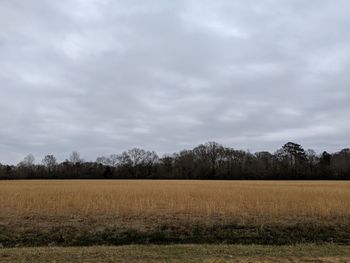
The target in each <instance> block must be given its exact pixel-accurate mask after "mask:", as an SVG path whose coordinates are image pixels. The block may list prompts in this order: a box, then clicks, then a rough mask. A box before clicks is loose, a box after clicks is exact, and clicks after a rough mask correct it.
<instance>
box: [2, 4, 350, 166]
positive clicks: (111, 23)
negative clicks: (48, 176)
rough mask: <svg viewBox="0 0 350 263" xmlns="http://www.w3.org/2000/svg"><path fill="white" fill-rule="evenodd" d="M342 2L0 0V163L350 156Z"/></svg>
mask: <svg viewBox="0 0 350 263" xmlns="http://www.w3.org/2000/svg"><path fill="white" fill-rule="evenodd" d="M349 29H350V1H348V0H332V1H330V0H318V1H305V0H284V1H281V0H225V1H224V0H216V1H211V0H186V1H185V0H176V1H164V0H60V1H52V0H31V1H23V0H1V1H0V163H14V164H16V163H17V162H19V161H20V160H22V159H23V158H24V156H26V155H27V154H28V153H32V154H34V156H35V157H36V160H37V162H40V160H41V159H42V157H43V156H44V155H46V154H54V155H55V156H56V157H57V158H58V160H61V161H63V160H64V159H65V158H68V156H69V154H70V153H71V152H72V151H73V150H77V151H79V152H80V154H81V156H82V157H83V158H84V159H86V160H95V159H96V157H97V156H100V155H109V154H114V153H120V152H122V151H124V150H127V149H130V148H133V147H140V148H144V149H147V150H155V151H157V152H158V153H159V154H163V153H172V152H175V151H179V150H182V149H191V148H193V147H195V146H196V145H198V144H200V143H205V142H207V141H217V142H219V143H221V144H224V145H226V146H230V147H233V148H235V149H243V150H250V151H252V152H255V151H260V150H268V151H271V152H273V151H274V150H276V149H278V148H280V147H281V146H282V145H283V144H284V143H286V142H288V141H293V142H297V143H300V144H302V145H303V146H304V148H305V149H309V148H312V149H315V150H316V151H317V152H321V151H323V150H328V151H331V152H332V151H333V152H334V151H338V150H341V149H342V148H349V147H350V117H349V116H350V103H349V100H350V34H349Z"/></svg>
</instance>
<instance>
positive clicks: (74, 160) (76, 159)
mask: <svg viewBox="0 0 350 263" xmlns="http://www.w3.org/2000/svg"><path fill="white" fill-rule="evenodd" d="M69 162H71V163H72V164H78V163H82V162H83V159H81V158H80V154H79V153H78V152H77V151H73V152H72V153H71V155H70V156H69Z"/></svg>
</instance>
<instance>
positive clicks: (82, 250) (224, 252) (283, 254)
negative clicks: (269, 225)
mask: <svg viewBox="0 0 350 263" xmlns="http://www.w3.org/2000/svg"><path fill="white" fill-rule="evenodd" d="M349 260H350V246H340V245H330V244H328V245H312V244H307V245H305V244H304V245H295V246H259V245H171V246H156V245H151V246H144V245H131V246H119V247H106V246H94V247H50V248H42V247H38V248H6V249H4V248H3V249H0V262H39V263H40V262H56V263H57V262H91V263H92V262H349Z"/></svg>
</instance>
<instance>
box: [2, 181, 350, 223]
mask: <svg viewBox="0 0 350 263" xmlns="http://www.w3.org/2000/svg"><path fill="white" fill-rule="evenodd" d="M0 211H1V217H21V216H26V217H28V216H84V217H93V216H101V215H102V216H130V215H132V216H135V215H136V216H140V215H142V216H149V215H157V216H158V215H159V216H162V215H166V216H175V217H177V216H201V217H211V216H222V217H229V218H237V219H243V220H244V219H251V218H265V219H269V220H280V219H283V218H293V217H308V218H315V219H319V220H323V219H326V218H334V217H337V218H342V217H343V218H347V217H348V216H350V182H334V181H332V182H311V181H297V182H285V181H281V182H276V181H143V180H140V181H128V180H122V181H88V180H86V181H59V180H57V181H0Z"/></svg>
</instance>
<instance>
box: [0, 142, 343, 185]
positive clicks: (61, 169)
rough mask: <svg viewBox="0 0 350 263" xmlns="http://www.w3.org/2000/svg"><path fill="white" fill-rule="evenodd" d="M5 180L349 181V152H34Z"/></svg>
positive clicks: (8, 168) (8, 170)
mask: <svg viewBox="0 0 350 263" xmlns="http://www.w3.org/2000/svg"><path fill="white" fill-rule="evenodd" d="M0 179H205V180H214V179H216V180H349V179H350V149H343V150H341V151H339V152H336V153H328V152H326V151H324V152H323V153H322V154H316V152H315V151H314V150H304V149H303V147H302V146H301V145H300V144H297V143H293V142H288V143H286V144H285V145H283V146H282V147H281V148H280V149H278V150H277V151H275V152H274V153H270V152H267V151H262V152H256V153H250V152H249V151H242V150H235V149H233V148H230V147H226V146H223V145H221V144H219V143H216V142H208V143H205V144H201V145H199V146H197V147H195V148H194V149H192V150H183V151H180V152H178V153H174V154H171V155H163V156H161V157H160V156H159V155H158V154H157V153H156V152H154V151H146V150H143V149H139V148H133V149H131V150H128V151H125V152H123V153H121V154H112V155H110V156H101V157H98V158H97V159H96V161H95V162H86V161H84V160H83V159H82V158H81V157H80V154H79V153H78V152H72V154H71V155H70V156H69V158H68V159H66V160H65V161H64V162H61V163H58V162H57V160H56V158H55V156H54V155H46V156H45V157H44V158H43V160H42V162H41V164H36V163H35V158H34V156H33V155H31V154H29V155H28V156H26V157H25V158H24V159H23V161H21V162H20V163H18V165H3V164H0Z"/></svg>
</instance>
